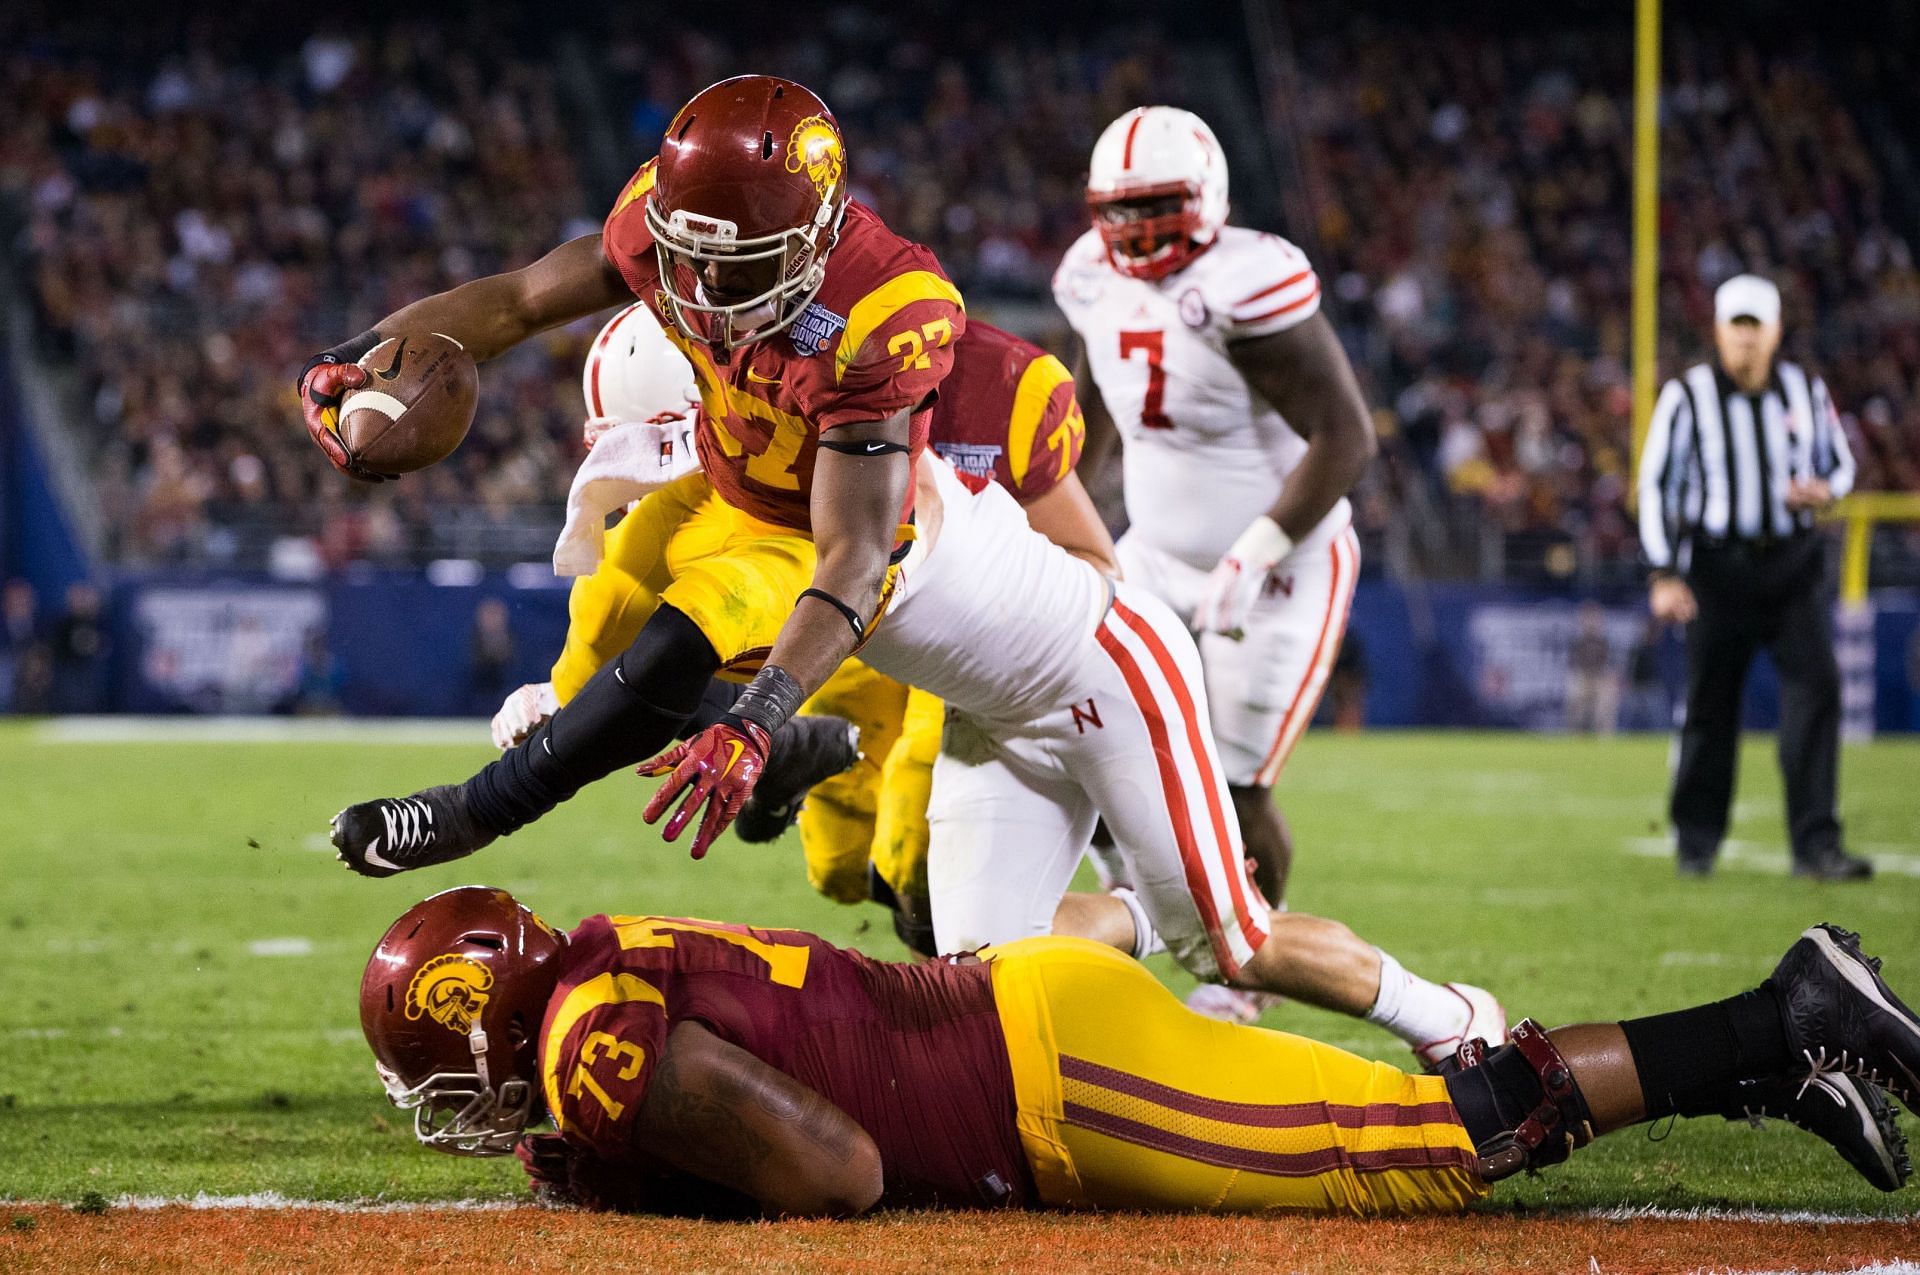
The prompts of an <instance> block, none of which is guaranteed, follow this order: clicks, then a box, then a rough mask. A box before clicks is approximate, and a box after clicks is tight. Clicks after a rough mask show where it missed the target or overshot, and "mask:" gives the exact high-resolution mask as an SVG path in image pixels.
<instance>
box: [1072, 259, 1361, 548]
mask: <svg viewBox="0 0 1920 1275" xmlns="http://www.w3.org/2000/svg"><path fill="white" fill-rule="evenodd" d="M1053 295H1054V299H1055V300H1056V301H1057V302H1058V303H1059V305H1060V309H1061V310H1062V311H1064V312H1065V314H1066V316H1067V321H1068V322H1069V323H1071V324H1072V325H1073V328H1074V331H1075V332H1077V333H1079V335H1080V340H1081V342H1082V343H1083V344H1084V345H1085V346H1086V350H1087V360H1088V364H1089V366H1090V367H1091V369H1092V372H1093V380H1094V384H1095V385H1097V386H1098V387H1099V389H1100V397H1101V398H1102V399H1103V400H1104V401H1105V403H1106V407H1107V411H1108V413H1109V414H1111V415H1112V417H1113V419H1114V423H1115V424H1116V425H1117V426H1118V427H1119V429H1120V434H1121V437H1122V438H1123V439H1124V440H1125V442H1126V456H1125V462H1124V463H1125V471H1124V472H1125V488H1126V499H1127V518H1128V521H1129V522H1130V523H1131V525H1132V530H1131V532H1130V533H1129V534H1131V535H1137V536H1139V537H1141V538H1142V539H1143V540H1145V541H1146V542H1147V543H1148V544H1150V545H1152V546H1153V547H1154V548H1156V549H1158V550H1160V551H1162V552H1164V553H1167V554H1171V555H1172V556H1173V557H1175V558H1178V559H1180V560H1181V561H1183V562H1186V563H1188V564H1190V565H1192V566H1195V567H1200V568H1204V569H1211V568H1212V567H1213V565H1214V564H1215V563H1216V562H1218V561H1219V560H1220V557H1221V555H1222V554H1224V553H1225V552H1226V551H1227V549H1228V548H1229V547H1231V546H1232V544H1233V542H1234V539H1235V538H1236V537H1237V536H1239V534H1240V533H1241V532H1242V531H1244V530H1246V527H1247V524H1248V523H1250V522H1252V521H1253V520H1254V519H1255V518H1257V517H1259V516H1260V515H1261V514H1263V513H1266V512H1267V511H1268V510H1269V509H1271V508H1272V507H1273V504H1274V502H1275V501H1276V500H1277V499H1278V498H1279V495H1280V484H1281V481H1282V480H1283V479H1284V478H1285V477H1286V475H1287V474H1288V473H1290V472H1291V471H1292V469H1293V467H1294V466H1295V465H1298V464H1299V463H1300V457H1301V456H1302V455H1303V454H1304V453H1305V452H1306V450H1307V444H1306V440H1305V439H1303V438H1301V437H1300V435H1298V434H1296V433H1294V432H1293V430H1291V429H1289V428H1288V427H1287V423H1286V421H1285V419H1284V418H1282V417H1281V415H1280V413H1279V412H1277V411H1275V410H1274V408H1273V406H1272V405H1271V404H1269V403H1268V402H1267V401H1266V400H1265V399H1263V398H1261V397H1260V396H1259V395H1258V394H1256V393H1254V391H1253V389H1252V388H1251V387H1250V386H1249V385H1248V384H1247V382H1246V379H1245V378H1244V377H1242V376H1241V375H1240V372H1239V370H1238V369H1237V368H1235V367H1234V365H1233V362H1232V360H1231V359H1229V358H1228V356H1227V346H1228V345H1229V344H1230V343H1231V342H1234V341H1241V340H1246V339H1248V338H1251V337H1260V336H1268V335H1271V334H1272V333H1275V332H1283V331H1285V330H1286V329H1288V328H1290V327H1293V326H1294V325H1295V324H1297V323H1301V322H1303V321H1305V320H1306V319H1308V318H1311V317H1312V316H1313V315H1314V314H1316V313H1318V312H1319V309H1320V281H1319V278H1318V277H1317V276H1316V275H1315V274H1314V272H1313V267H1312V266H1311V265H1309V264H1308V263H1307V258H1306V255H1305V254H1304V253H1302V252H1301V251H1300V250H1299V249H1298V248H1296V247H1294V246H1293V245H1292V244H1291V243H1288V242H1287V241H1286V240H1285V239H1282V238H1280V237H1279V236H1278V235H1269V234H1262V233H1260V232H1259V231H1255V230H1247V229H1244V228H1242V227H1239V226H1223V227H1221V229H1220V237H1219V238H1218V239H1217V240H1215V241H1214V243H1213V245H1212V246H1211V247H1209V248H1208V249H1207V250H1206V251H1204V252H1202V253H1201V254H1200V255H1199V256H1198V257H1196V258H1194V259H1193V260H1192V261H1191V262H1190V263H1189V264H1188V265H1187V266H1185V267H1184V268H1182V269H1180V270H1178V271H1175V272H1174V273H1173V274H1171V275H1168V276H1167V277H1166V278H1164V279H1157V280H1147V279H1135V278H1131V277H1129V276H1127V275H1124V274H1121V273H1120V272H1119V271H1118V270H1116V269H1114V268H1113V266H1112V264H1111V263H1110V262H1109V261H1108V259H1107V250H1106V246H1105V244H1103V243H1102V242H1101V240H1100V236H1099V234H1098V233H1097V232H1095V231H1092V230H1089V231H1088V232H1087V233H1086V234H1084V235H1082V236H1080V238H1079V239H1078V240H1077V241H1076V242H1075V243H1074V245H1073V247H1071V248H1069V249H1068V250H1067V255H1066V257H1065V258H1064V259H1063V260H1062V261H1061V263H1060V268H1059V270H1058V271H1056V272H1055V274H1054V277H1053ZM1350 517H1351V513H1350V510H1349V508H1348V505H1347V502H1346V500H1345V499H1344V498H1342V499H1341V500H1340V502H1339V503H1338V504H1337V505H1335V507H1334V508H1333V509H1332V510H1331V511H1330V512H1329V513H1328V514H1327V518H1326V523H1328V524H1332V525H1335V526H1344V525H1345V524H1346V523H1347V521H1348V520H1349V519H1350ZM1301 539H1302V540H1303V541H1304V540H1305V539H1306V537H1302V538H1301Z"/></svg>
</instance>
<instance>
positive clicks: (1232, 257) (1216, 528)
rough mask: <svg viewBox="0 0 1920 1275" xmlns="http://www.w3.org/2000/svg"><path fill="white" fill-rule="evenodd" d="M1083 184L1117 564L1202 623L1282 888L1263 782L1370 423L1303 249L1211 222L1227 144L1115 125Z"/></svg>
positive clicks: (1097, 383) (1224, 718)
mask: <svg viewBox="0 0 1920 1275" xmlns="http://www.w3.org/2000/svg"><path fill="white" fill-rule="evenodd" d="M1087 199H1088V202H1089V204H1090V205H1091V208H1092V214H1093V228H1092V229H1090V230H1088V231H1087V232H1086V233H1085V234H1084V235H1082V236H1081V237H1080V239H1079V240H1078V241H1077V242H1076V243H1075V244H1074V245H1073V247H1072V248H1071V249H1069V250H1068V252H1067V255H1066V258H1065V259H1064V260H1063V261H1062V262H1061V263H1060V267H1059V270H1058V271H1057V272H1056V273H1055V275H1054V281H1053V290H1054V297H1055V299H1056V300H1057V301H1058V303H1059V305H1060V308H1061V309H1062V310H1063V311H1064V312H1065V313H1066V316H1067V319H1068V321H1069V322H1071V323H1072V325H1073V328H1074V330H1075V332H1076V333H1077V334H1078V335H1079V338H1080V342H1081V345H1082V348H1083V350H1084V357H1085V360H1086V366H1087V368H1088V369H1089V371H1090V372H1091V374H1092V375H1091V384H1090V385H1084V384H1083V385H1082V386H1081V394H1082V396H1083V398H1084V399H1085V400H1086V405H1087V415H1088V421H1089V427H1090V429H1091V430H1092V431H1093V433H1092V434H1091V435H1090V438H1091V441H1090V442H1089V457H1090V463H1092V464H1096V465H1097V464H1098V463H1099V462H1100V461H1101V460H1102V459H1103V452H1104V450H1105V445H1106V443H1107V442H1108V441H1109V439H1110V437H1111V433H1112V430H1113V429H1114V428H1115V427H1117V429H1118V433H1119V436H1120V438H1121V439H1122V440H1123V441H1124V444H1125V456H1124V462H1123V465H1124V470H1123V473H1124V489H1125V495H1126V504H1127V517H1128V520H1129V522H1130V526H1129V529H1128V531H1127V533H1126V534H1125V535H1124V536H1123V537H1121V540H1120V565H1121V567H1122V569H1123V570H1124V571H1125V572H1126V577H1127V579H1129V580H1131V581H1133V582H1135V583H1137V584H1141V585H1144V586H1145V587H1146V588H1147V589H1149V590H1151V591H1152V592H1153V593H1154V594H1155V595H1156V596H1158V597H1160V598H1161V599H1162V600H1164V601H1165V602H1166V603H1167V604H1168V605H1169V606H1171V607H1173V609H1174V610H1175V612H1177V613H1178V614H1179V615H1180V616H1181V617H1182V618H1183V619H1186V620H1188V621H1189V622H1190V623H1191V624H1192V626H1193V628H1194V630H1195V631H1196V632H1197V633H1199V634H1200V655H1201V661H1202V663H1203V664H1204V665H1205V667H1206V680H1207V698H1208V701H1209V703H1210V704H1211V706H1212V709H1213V723H1214V729H1215V731H1216V732H1217V741H1218V743H1219V746H1220V755H1221V761H1222V762H1223V764H1224V765H1225V766H1226V768H1227V781H1228V783H1229V784H1230V785H1231V786H1232V789H1233V799H1234V806H1235V808H1236V809H1237V810H1238V811H1239V812H1240V823H1241V826H1242V827H1243V828H1245V829H1246V835H1247V848H1248V852H1249V853H1250V854H1251V855H1252V856H1253V857H1254V859H1255V860H1256V862H1257V864H1258V869H1257V870H1258V875H1259V881H1260V885H1261V888H1262V889H1263V890H1265V891H1266V892H1267V893H1268V895H1269V896H1270V897H1272V898H1273V899H1275V900H1276V901H1277V900H1279V899H1280V898H1282V897H1283V896H1284V893H1285V888H1286V876H1287V868H1288V863H1289V860H1290V859H1291V853H1292V852H1291V847H1290V845H1289V842H1288V837H1287V832H1286V827H1285V824H1284V823H1283V822H1282V821H1281V820H1280V817H1279V812H1278V811H1277V810H1276V809H1275V807H1274V802H1273V796H1272V793H1271V791H1270V790H1271V788H1272V786H1273V783H1274V781H1275V780H1276V779H1277V778H1278V777H1279V774H1280V770H1281V767H1283V766H1284V765H1285V764H1286V760H1287V754H1288V753H1289V752H1290V751H1291V750H1292V748H1293V746H1294V743H1295V741H1296V740H1298V739H1299V737H1300V734H1301V732H1302V731H1304V730H1305V729H1306V726H1307V722H1308V721H1309V720H1310V719H1311V718H1312V716H1313V711H1314V706H1315V705H1316V704H1317V703H1318V701H1319V698H1320V692H1321V690H1322V689H1323V688H1324V687H1325V685H1326V681H1327V675H1328V673H1329V672H1330V671H1331V670H1332V668H1333V661H1334V656H1335V655H1336V654H1337V653H1338V650H1339V646H1340V638H1341V634H1342V633H1343V631H1344V630H1345V627H1346V622H1347V609H1348V605H1349V603H1350V602H1351V600H1352V597H1353V585H1354V579H1355V576H1356V575H1357V574H1358V572H1359V566H1360V555H1359V545H1358V541H1357V540H1356V539H1355V537H1354V535H1353V532H1352V530H1351V529H1350V524H1351V522H1352V516H1351V511H1350V509H1349V507H1348V504H1347V499H1346V496H1347V492H1348V491H1349V489H1351V488H1352V486H1353V485H1354V483H1355V482H1356V481H1357V480H1358V479H1359V477H1360V474H1361V472H1362V470H1363V469H1364V468H1365V467H1366V464H1367V461H1368V459H1369V458H1370V457H1371V456H1372V455H1373V451H1374V438H1373V427H1372V423H1371V420H1370V418H1369V416H1368V413H1367V406H1366V403H1365V402H1364V401H1363V400H1362V398H1361V396H1360V390H1359V386H1358V384H1357V383H1356V382H1355V380H1354V376H1353V371H1352V369H1351V367H1349V365H1348V363H1347V357H1346V354H1345V353H1344V351H1342V349H1341V347H1340V343H1339V341H1338V339H1337V338H1336V337H1335V335H1334V332H1333V328H1332V326H1331V325H1330V324H1329V323H1328V322H1327V320H1326V318H1325V317H1324V316H1323V315H1321V314H1320V283H1319V280H1318V279H1317V278H1316V277H1315V275H1314V272H1313V268H1312V267H1311V266H1310V265H1308V264H1307V259H1306V257H1305V256H1304V255H1303V254H1302V253H1301V252H1300V250H1299V249H1298V248H1296V247H1294V246H1293V245H1292V244H1290V243H1288V242H1287V241H1286V240H1284V239H1281V238H1279V237H1278V236H1275V235H1268V234H1261V233H1259V232H1257V231H1253V230H1245V229H1242V228H1240V227H1238V226H1229V225H1227V224H1226V218H1227V165H1226V157H1225V155H1223V154H1222V153H1221V150H1220V145H1219V143H1218V142H1217V141H1215V140H1214V136H1213V131H1212V130H1211V129H1210V128H1208V127H1207V125H1206V123H1205V122H1204V121H1202V120H1201V119H1200V118H1199V117H1198V116H1195V115H1192V114H1190V113H1188V112H1186V111H1181V110H1176V109H1174V108H1172V107H1166V106H1148V107H1141V108H1139V109H1136V110H1132V111H1129V112H1127V113H1126V114H1125V115H1123V116H1121V117H1120V118H1119V119H1117V120H1115V121H1114V122H1113V123H1112V124H1111V125H1110V126H1108V128H1107V130H1106V131H1105V132H1104V133H1102V134H1101V135H1100V139H1099V141H1098V142H1096V143H1095V145H1094V148H1093V157H1092V160H1091V162H1090V165H1089V172H1088V177H1087Z"/></svg>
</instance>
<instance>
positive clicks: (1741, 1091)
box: [1723, 1072, 1913, 1191]
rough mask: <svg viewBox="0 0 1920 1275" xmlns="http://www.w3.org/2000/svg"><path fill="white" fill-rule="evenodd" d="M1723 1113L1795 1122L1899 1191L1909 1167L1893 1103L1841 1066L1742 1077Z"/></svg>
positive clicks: (1881, 1184)
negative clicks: (1803, 1075) (1803, 1073)
mask: <svg viewBox="0 0 1920 1275" xmlns="http://www.w3.org/2000/svg"><path fill="white" fill-rule="evenodd" d="M1723 1114H1724V1115H1725V1116H1726V1117H1727V1119H1729V1120H1746V1121H1748V1122H1749V1123H1751V1124H1752V1125H1753V1127H1754V1128H1756V1129H1757V1128H1759V1127H1760V1125H1761V1124H1762V1123H1764V1122H1765V1120H1766V1119H1767V1118H1768V1117H1772V1118H1773V1119H1776V1120H1785V1121H1786V1122H1788V1123H1789V1124H1793V1125H1797V1126H1799V1127H1800V1128H1802V1129H1805V1130H1806V1131H1807V1132H1808V1133H1810V1134H1812V1135H1813V1136H1814V1137H1816V1138H1820V1139H1823V1140H1824V1141H1825V1142H1826V1143H1827V1145H1828V1146H1831V1147H1832V1148H1833V1149H1834V1150H1835V1151H1838V1152H1839V1153H1840V1158H1841V1159H1843V1160H1845V1161H1846V1162H1847V1163H1848V1164H1850V1165H1852V1166H1853V1168H1854V1171H1855V1172H1857V1173H1859V1175H1860V1176H1861V1177H1863V1178H1865V1179H1866V1180H1867V1181H1869V1182H1871V1183H1873V1185H1874V1186H1876V1187H1878V1188H1879V1189H1880V1190H1882V1191H1898V1190H1899V1189H1900V1188H1901V1187H1902V1186H1904V1185H1905V1184H1906V1181H1907V1177H1908V1175H1909V1174H1911V1173H1912V1172H1913V1164H1912V1162H1911V1161H1910V1160H1909V1159H1908V1158H1907V1139H1906V1136H1905V1135H1904V1134H1902V1133H1901V1132H1900V1125H1899V1123H1898V1121H1897V1120H1896V1119H1895V1117H1894V1108H1893V1104H1892V1103H1890V1102H1888V1101H1887V1096H1886V1095H1885V1094H1883V1093H1881V1092H1880V1089H1879V1087H1878V1086H1877V1085H1874V1084H1871V1083H1869V1082H1867V1081H1865V1080H1860V1079H1858V1078H1857V1077H1854V1076H1849V1075H1847V1074H1845V1073H1844V1072H1833V1073H1830V1074H1827V1075H1823V1076H1818V1077H1812V1078H1808V1079H1804V1080H1803V1079H1800V1078H1798V1077H1794V1076H1776V1077H1774V1078H1772V1079H1770V1080H1748V1081H1743V1082H1741V1083H1740V1084H1738V1085H1736V1086H1734V1091H1733V1099H1732V1101H1731V1102H1730V1103H1729V1104H1728V1108H1727V1110H1726V1111H1725V1112H1724V1113H1723Z"/></svg>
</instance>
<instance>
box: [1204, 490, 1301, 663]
mask: <svg viewBox="0 0 1920 1275" xmlns="http://www.w3.org/2000/svg"><path fill="white" fill-rule="evenodd" d="M1292 552H1293V537H1291V536H1289V535H1288V534H1287V533H1286V532H1284V531H1282V530H1280V524H1279V523H1277V522H1275V521H1274V520H1273V519H1272V518H1269V517H1268V516H1267V515H1265V514H1261V515H1260V516H1259V517H1258V518H1255V519H1254V520H1253V521H1252V522H1251V523H1249V524H1248V525H1247V529H1246V530H1245V531H1243V532H1241V533H1240V538H1239V539H1238V540H1235V541H1234V542H1233V545H1232V547H1231V548H1229V549H1228V550H1227V552H1226V553H1225V554H1224V555H1222V557H1221V559H1220V561H1219V563H1218V564H1217V565H1216V566H1215V567H1214V568H1213V574H1211V575H1209V576H1208V577H1207V587H1206V591H1205V592H1204V593H1203V594H1202V595H1201V597H1200V604H1199V605H1198V606H1196V607H1195V608H1194V609H1193V627H1194V630H1195V631H1196V632H1199V633H1224V634H1226V635H1227V636H1229V637H1236V638H1237V637H1240V636H1241V635H1242V634H1243V633H1245V631H1246V627H1247V617H1248V616H1250V615H1252V614H1253V605H1254V603H1256V602H1258V601H1259V600H1260V595H1261V594H1262V593H1263V592H1265V590H1266V587H1267V576H1268V575H1269V574H1271V573H1272V571H1273V569H1274V568H1275V567H1276V566H1278V565H1279V564H1280V563H1281V562H1282V561H1283V560H1284V559H1285V558H1286V556H1287V555H1288V554H1290V553H1292Z"/></svg>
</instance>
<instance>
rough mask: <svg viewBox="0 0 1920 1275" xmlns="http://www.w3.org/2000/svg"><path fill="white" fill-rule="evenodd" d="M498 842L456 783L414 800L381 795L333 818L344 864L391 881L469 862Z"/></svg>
mask: <svg viewBox="0 0 1920 1275" xmlns="http://www.w3.org/2000/svg"><path fill="white" fill-rule="evenodd" d="M493 839H494V835H493V834H492V833H489V832H482V831H481V830H480V829H478V828H476V827H475V826H474V824H473V820H472V819H471V818H470V817H469V816H468V814H467V803H466V802H465V800H464V799H462V797H461V795H460V789H459V788H458V787H457V786H455V785H453V784H442V785H441V786H440V787H438V788H427V789H423V790H422V791H420V792H417V793H415V794H413V796H411V797H381V798H380V799H378V800H377V801H363V802H360V803H359V804H358V805H353V806H348V807H347V808H346V809H345V810H342V811H341V812H340V813H339V814H337V815H335V816H334V817H333V845H334V849H335V850H337V851H339V858H340V862H342V863H344V864H346V865H347V866H348V867H349V868H351V869H353V870H354V871H355V872H358V873H359V874H360V875H361V876H363V877H390V876H395V875H397V874H399V873H402V872H411V871H413V870H414V869H415V868H431V867H433V866H434V865H435V864H439V863H452V862H453V861H454V860H455V859H464V858H466V857H467V856H468V855H470V854H472V853H473V852H474V851H475V850H478V849H480V847H482V846H484V845H486V844H488V843H489V842H491V841H492V840H493Z"/></svg>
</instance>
